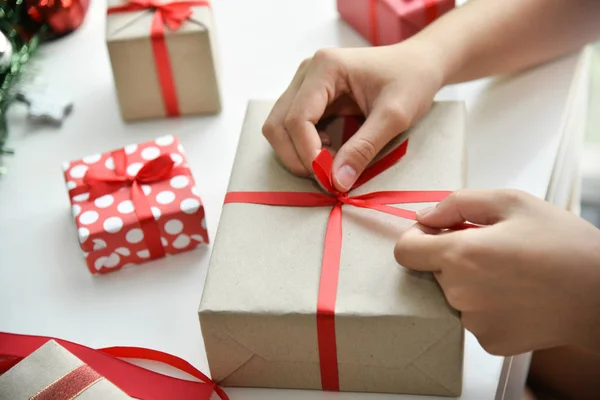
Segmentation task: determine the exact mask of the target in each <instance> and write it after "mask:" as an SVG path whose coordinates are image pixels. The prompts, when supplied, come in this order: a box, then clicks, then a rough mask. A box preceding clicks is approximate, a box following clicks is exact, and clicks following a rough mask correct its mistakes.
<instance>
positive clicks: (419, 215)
mask: <svg viewBox="0 0 600 400" xmlns="http://www.w3.org/2000/svg"><path fill="white" fill-rule="evenodd" d="M433 209H434V207H427V208H424V209H422V210H419V211H417V216H418V217H423V216H425V215H427V214H429V213H430V212H431V211H432V210H433Z"/></svg>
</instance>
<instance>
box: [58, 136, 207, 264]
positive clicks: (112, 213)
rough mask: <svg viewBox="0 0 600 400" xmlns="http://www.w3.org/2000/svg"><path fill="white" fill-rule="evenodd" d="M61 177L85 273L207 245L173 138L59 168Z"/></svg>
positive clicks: (196, 203)
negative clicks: (81, 253)
mask: <svg viewBox="0 0 600 400" xmlns="http://www.w3.org/2000/svg"><path fill="white" fill-rule="evenodd" d="M63 169H64V177H65V182H66V185H67V189H68V190H69V197H70V200H71V205H72V210H73V217H74V219H75V223H76V225H77V228H78V229H77V231H78V237H79V242H80V244H81V249H82V250H83V253H84V256H85V260H86V263H87V266H88V269H89V270H90V272H91V273H93V274H95V273H105V272H111V271H114V270H117V269H120V268H122V267H124V266H128V265H132V264H139V263H143V262H146V261H149V260H151V259H155V258H160V257H163V256H165V255H167V254H176V253H180V252H182V251H186V250H191V249H194V248H196V247H198V246H200V245H202V244H204V243H208V241H209V238H208V233H207V230H206V220H205V215H204V207H203V206H202V201H201V199H200V196H199V193H198V189H197V188H196V186H195V182H194V178H193V176H192V174H191V171H190V169H189V167H188V166H187V160H186V157H185V153H184V150H183V146H182V145H181V144H180V143H179V140H178V139H177V137H175V136H164V137H161V138H158V139H156V140H154V141H149V142H145V143H141V144H132V145H128V146H125V147H124V148H121V149H117V150H114V151H111V152H106V153H103V154H94V155H90V156H87V157H83V158H82V159H79V160H75V161H71V162H65V164H64V165H63Z"/></svg>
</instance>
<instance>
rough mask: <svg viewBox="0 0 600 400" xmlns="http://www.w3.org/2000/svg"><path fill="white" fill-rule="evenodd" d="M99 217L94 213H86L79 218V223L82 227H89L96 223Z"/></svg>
mask: <svg viewBox="0 0 600 400" xmlns="http://www.w3.org/2000/svg"><path fill="white" fill-rule="evenodd" d="M99 217H100V215H99V214H98V213H97V212H96V211H86V212H84V213H83V214H81V215H80V216H79V223H80V224H82V225H91V224H93V223H94V222H96V221H98V218H99Z"/></svg>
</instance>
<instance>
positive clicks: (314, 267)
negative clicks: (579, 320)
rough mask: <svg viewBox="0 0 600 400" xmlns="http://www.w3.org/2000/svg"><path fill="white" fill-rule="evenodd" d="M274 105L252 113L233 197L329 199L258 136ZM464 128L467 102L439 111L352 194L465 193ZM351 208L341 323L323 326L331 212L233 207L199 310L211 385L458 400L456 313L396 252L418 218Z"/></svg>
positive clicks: (338, 300)
mask: <svg viewBox="0 0 600 400" xmlns="http://www.w3.org/2000/svg"><path fill="white" fill-rule="evenodd" d="M271 107H272V103H269V102H254V101H253V102H250V104H249V107H248V110H247V114H246V119H245V122H244V125H243V129H242V133H241V136H240V140H239V145H238V152H237V155H236V158H235V163H234V166H233V171H232V174H231V179H230V183H229V188H228V192H229V193H228V195H227V197H226V199H229V200H232V199H234V198H235V197H234V196H236V193H239V192H270V193H272V192H308V193H310V194H323V190H322V189H321V188H320V187H319V185H317V184H316V183H315V182H314V181H313V180H311V179H306V178H299V177H295V176H292V175H291V174H290V173H289V172H288V171H287V170H286V169H285V168H284V167H283V166H282V165H281V164H280V163H279V162H278V160H276V158H275V157H274V155H273V152H272V150H271V148H270V146H269V144H268V143H267V141H266V140H265V139H264V138H263V137H262V135H261V127H262V124H263V122H264V121H265V118H266V117H267V115H268V113H269V111H270V109H271ZM347 124H348V120H346V122H344V123H340V122H339V121H337V122H335V121H334V122H333V123H330V128H331V127H333V128H335V129H346V126H347ZM342 125H344V127H342V128H340V126H342ZM351 125H352V124H351ZM336 127H337V128H336ZM350 127H351V128H352V126H350ZM464 133H465V109H464V105H463V104H462V103H460V102H438V103H435V104H434V105H433V107H432V109H431V111H430V112H429V113H428V114H427V116H425V117H424V118H423V119H422V120H421V121H420V122H419V123H418V124H417V125H416V126H415V127H414V128H412V129H410V131H408V132H405V133H404V134H402V135H401V136H400V137H398V138H397V139H396V140H395V141H394V142H393V143H392V146H391V147H390V148H393V146H398V145H399V144H400V143H406V142H404V140H405V139H406V138H409V141H408V146H407V147H406V154H405V155H404V157H402V158H401V159H400V160H399V161H398V162H397V163H396V164H394V165H393V166H392V167H391V168H389V169H387V170H386V171H384V172H382V173H381V174H379V175H378V176H376V177H374V178H373V179H372V180H370V181H368V182H366V183H364V184H363V185H362V186H360V187H359V188H357V189H354V190H352V191H351V192H350V195H352V196H355V195H360V194H365V193H371V192H379V191H390V190H406V191H440V190H444V191H452V190H456V189H459V188H461V187H462V186H463V179H464V171H465V168H464V167H465V166H464V155H463V148H464ZM293 194H294V195H296V193H293ZM446 195H447V194H446ZM325 197H326V198H327V196H325ZM334 201H335V200H334ZM433 204H435V203H419V204H400V205H398V207H402V208H404V209H411V210H416V209H420V208H424V207H427V206H430V205H433ZM342 210H343V212H342V217H341V219H342V234H341V243H342V244H341V259H340V262H339V266H338V267H339V284H338V286H337V290H336V291H335V290H334V291H333V296H334V297H335V307H334V311H335V314H334V315H335V317H334V319H333V320H332V319H331V318H328V316H327V313H326V312H325V314H321V315H320V316H321V317H323V316H324V319H322V320H319V317H318V316H317V304H320V302H321V299H320V298H319V296H320V290H321V289H320V283H319V282H320V280H321V282H322V280H324V279H325V278H323V277H322V276H321V269H322V265H321V262H322V258H325V256H324V243H325V235H326V230H327V226H328V217H329V215H330V213H332V206H324V207H296V206H273V205H263V204H248V203H236V202H227V204H225V206H224V209H223V213H222V216H221V220H220V224H219V229H218V232H217V235H216V239H215V243H214V248H213V253H212V256H211V261H210V266H209V269H208V276H207V280H206V284H205V288H204V293H203V296H202V300H201V303H200V308H199V318H200V326H201V330H202V336H203V338H204V343H205V348H206V353H207V358H208V362H209V366H210V371H211V376H212V378H213V379H214V380H215V381H216V382H218V383H220V384H222V385H224V386H243V387H274V388H305V389H326V390H338V389H339V390H342V391H360V392H390V393H412V394H427V395H443V396H457V395H460V393H461V390H462V389H461V388H462V362H463V340H464V333H463V332H464V330H463V327H462V325H461V321H460V317H459V315H458V313H457V312H456V311H455V310H454V309H452V308H451V307H450V306H449V305H448V304H447V302H446V300H445V297H444V295H443V292H442V291H441V289H440V288H439V286H438V284H437V283H436V281H435V279H434V278H433V276H432V275H431V274H424V273H415V272H412V271H408V270H406V269H404V268H402V267H399V266H398V265H397V264H396V262H395V260H394V257H393V248H394V244H395V241H396V239H397V238H398V236H399V235H400V234H401V232H402V231H404V230H405V229H407V228H409V227H411V226H412V225H413V224H414V221H413V220H409V219H404V218H400V217H397V216H391V215H387V214H384V213H378V212H376V211H372V210H368V209H362V208H357V207H352V206H351V205H350V204H346V205H344V206H343V207H342ZM324 290H325V291H326V292H327V294H328V295H331V294H332V292H331V291H329V290H330V289H327V288H326V289H324ZM329 317H331V314H329ZM319 321H321V322H319ZM332 321H333V322H334V324H335V327H334V328H333V330H332V325H331V322H332ZM328 324H329V325H328ZM325 325H328V326H325ZM318 326H320V328H318ZM321 328H323V329H324V331H326V332H321V331H320V330H319V329H321ZM322 334H323V335H324V336H322ZM332 334H333V335H334V339H333V341H330V342H322V345H320V344H319V343H320V342H321V340H325V339H327V338H329V339H331V335H332ZM327 335H329V336H328V337H327ZM332 352H333V356H332ZM336 353H337V354H336ZM332 357H333V358H332ZM332 359H333V364H332ZM323 360H325V361H326V362H327V363H328V364H327V366H325V364H324V361H323ZM322 368H323V370H322ZM336 369H337V372H336ZM321 371H322V372H321ZM336 381H338V384H337V387H336Z"/></svg>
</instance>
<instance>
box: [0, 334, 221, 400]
mask: <svg viewBox="0 0 600 400" xmlns="http://www.w3.org/2000/svg"><path fill="white" fill-rule="evenodd" d="M51 339H53V340H55V341H56V342H57V343H58V344H60V345H61V346H63V347H64V348H66V349H67V350H69V351H70V352H71V353H73V354H74V355H75V356H76V357H77V358H79V359H80V360H81V361H83V362H84V363H85V364H87V365H89V366H90V367H91V368H93V369H94V370H95V371H97V372H98V373H99V374H100V375H102V376H103V377H105V378H106V379H108V380H109V381H111V382H112V383H113V384H115V385H116V386H117V387H118V388H120V389H121V390H123V391H124V392H125V393H127V394H128V395H129V396H131V397H133V398H135V399H144V400H146V399H153V400H171V399H181V400H210V398H211V396H212V393H213V392H215V393H216V394H217V395H218V396H219V397H220V398H221V399H222V400H229V397H227V394H226V393H225V391H224V390H223V389H221V388H220V387H219V386H217V385H216V384H215V383H214V382H213V381H212V380H211V379H210V378H209V377H207V376H206V375H204V374H203V373H202V372H200V371H199V370H197V369H196V368H194V366H192V364H190V363H188V362H187V361H185V360H183V359H181V358H179V357H175V356H173V355H170V354H167V353H163V352H160V351H157V350H151V349H144V348H140V347H107V348H103V349H98V350H94V349H91V348H89V347H85V346H82V345H80V344H77V343H73V342H68V341H66V340H61V339H56V338H51V337H44V336H30V335H17V334H12V333H3V332H0V374H2V373H4V372H6V371H7V370H8V369H9V368H11V367H12V366H13V365H15V364H16V363H18V362H19V361H21V360H22V359H23V358H25V357H27V356H29V355H30V354H31V353H33V352H34V351H35V350H37V349H38V348H39V347H41V346H42V345H44V344H45V343H46V342H47V341H48V340H51ZM117 357H118V358H117ZM120 358H137V359H141V360H150V361H157V362H160V363H163V364H166V365H169V366H171V367H173V368H176V369H178V370H180V371H183V372H186V373H188V374H190V375H191V376H193V377H195V378H197V379H199V380H200V382H194V381H189V380H185V379H178V378H173V377H171V376H167V375H163V374H159V373H157V372H154V371H149V370H147V369H145V368H142V367H138V366H137V365H134V364H131V363H128V362H126V361H123V360H121V359H120Z"/></svg>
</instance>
